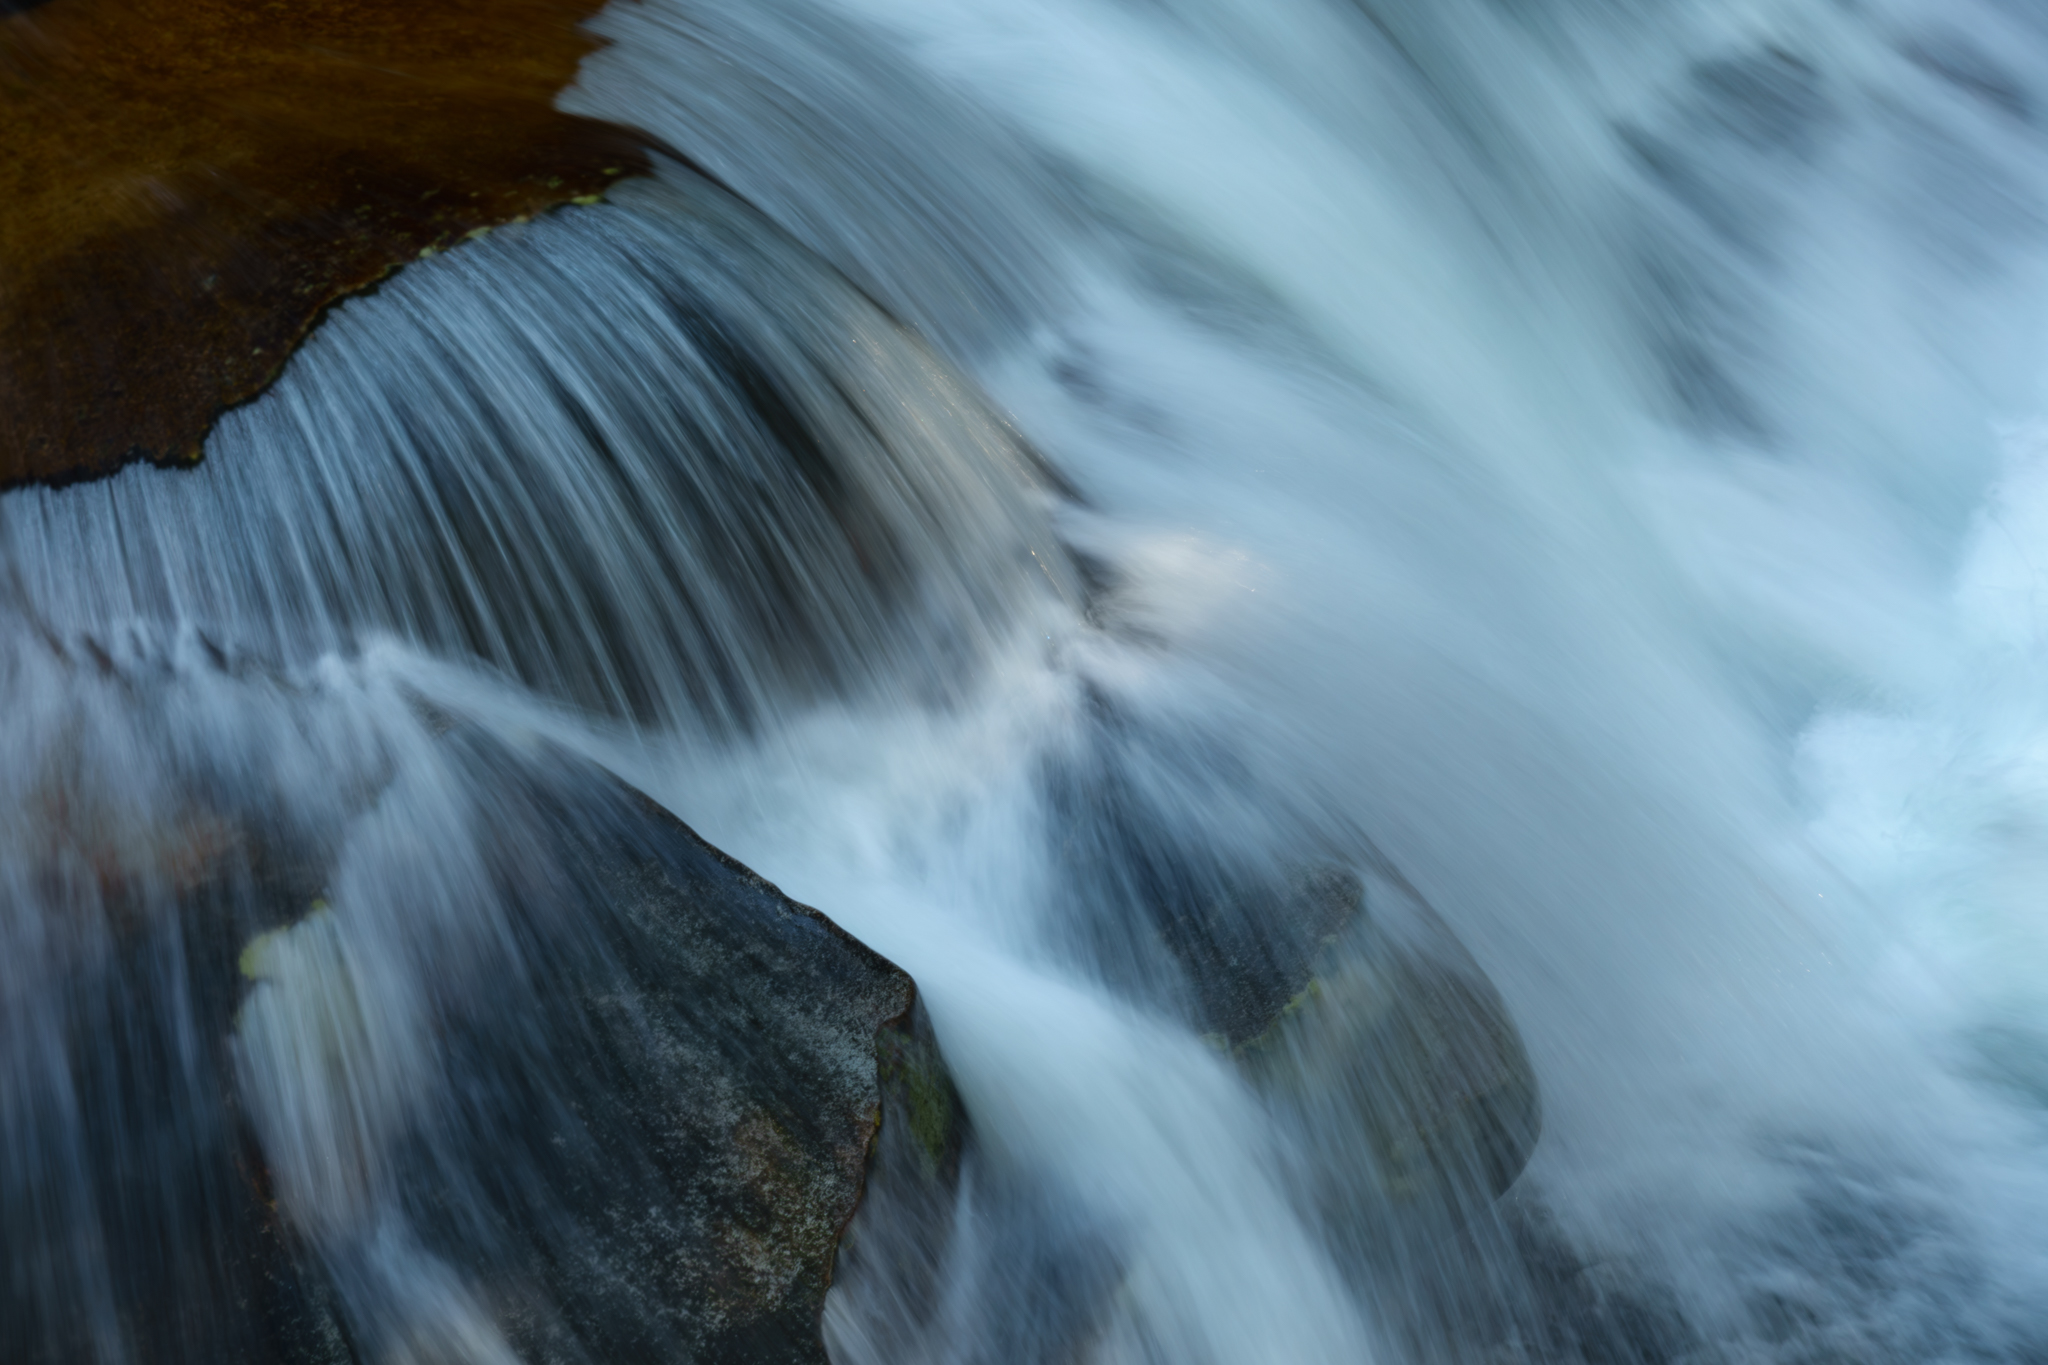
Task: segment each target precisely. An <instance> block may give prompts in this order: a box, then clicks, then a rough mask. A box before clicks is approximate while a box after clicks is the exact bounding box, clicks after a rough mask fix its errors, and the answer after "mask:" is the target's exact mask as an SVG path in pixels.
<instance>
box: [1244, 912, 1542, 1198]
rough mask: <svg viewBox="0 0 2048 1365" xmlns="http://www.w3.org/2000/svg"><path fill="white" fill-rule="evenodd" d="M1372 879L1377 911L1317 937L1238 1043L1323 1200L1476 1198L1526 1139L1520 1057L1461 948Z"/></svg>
mask: <svg viewBox="0 0 2048 1365" xmlns="http://www.w3.org/2000/svg"><path fill="white" fill-rule="evenodd" d="M1377 880H1379V879H1376V881H1377ZM1352 885H1353V887H1354V888H1355V891H1354V894H1355V895H1356V896H1358V897H1359V898H1360V902H1361V903H1362V899H1363V894H1364V889H1365V888H1364V886H1363V884H1361V883H1359V882H1357V881H1353V883H1352ZM1381 885H1382V886H1383V887H1384V889H1385V892H1386V895H1385V896H1384V903H1385V913H1381V914H1360V915H1359V916H1357V918H1356V919H1354V920H1353V921H1352V923H1351V924H1350V925H1349V926H1348V928H1347V929H1346V930H1345V931H1344V932H1343V933H1342V934H1341V935H1339V936H1336V937H1334V938H1333V939H1331V940H1330V941H1328V942H1327V943H1326V944H1325V946H1324V947H1323V948H1322V950H1321V951H1320V953H1319V954H1318V955H1317V958H1316V961H1315V964H1314V974H1313V976H1312V978H1311V979H1310V980H1309V982H1308V984H1307V986H1306V988H1305V989H1304V990H1303V991H1302V992H1301V994H1300V995H1298V996H1297V997H1296V998H1295V999H1294V1000H1293V1001H1292V1002H1290V1003H1289V1005H1288V1007H1287V1008H1286V1009H1285V1010H1284V1011H1282V1012H1281V1014H1280V1015H1279V1017H1278V1018H1276V1019H1275V1020H1274V1021H1273V1022H1272V1024H1271V1026H1270V1027H1268V1028H1267V1029H1266V1030H1265V1032H1264V1033H1262V1034H1261V1035H1260V1036H1259V1037H1257V1038H1255V1039H1253V1040H1251V1041H1250V1042H1249V1043H1247V1044H1246V1045H1245V1046H1244V1047H1242V1048H1241V1049H1239V1052H1238V1056H1239V1058H1240V1061H1241V1062H1242V1064H1243V1066H1244V1068H1245V1071H1246V1073H1247V1075H1248V1076H1250V1078H1251V1079H1252V1081H1253V1083H1254V1084H1255V1085H1256V1086H1257V1087H1258V1088H1259V1090H1260V1091H1261V1092H1262V1093H1263V1094H1265V1095H1266V1096H1267V1097H1268V1098H1269V1099H1270V1100H1271V1101H1272V1102H1273V1103H1274V1104H1275V1105H1276V1106H1277V1107H1278V1108H1279V1109H1280V1110H1282V1111H1283V1112H1284V1113H1285V1114H1286V1115H1288V1116H1289V1117H1291V1118H1292V1120H1293V1121H1294V1124H1295V1126H1296V1128H1297V1129H1298V1130H1299V1131H1300V1133H1301V1134H1302V1135H1303V1138H1304V1141H1305V1144H1306V1147H1307V1150H1308V1151H1309V1152H1310V1153H1311V1157H1310V1162H1309V1164H1310V1165H1311V1166H1312V1167H1315V1168H1319V1169H1317V1172H1316V1174H1315V1176H1314V1177H1313V1180H1314V1183H1315V1184H1316V1185H1317V1187H1318V1188H1319V1189H1320V1190H1321V1191H1322V1194H1323V1196H1324V1197H1326V1198H1334V1199H1335V1204H1334V1205H1330V1204H1326V1205H1325V1207H1348V1206H1350V1205H1352V1204H1355V1203H1356V1202H1357V1200H1358V1198H1359V1197H1360V1196H1361V1195H1362V1194H1363V1193H1364V1191H1366V1190H1370V1192H1371V1197H1373V1198H1379V1199H1391V1200H1396V1201H1416V1200H1423V1199H1429V1200H1436V1201H1440V1202H1444V1203H1446V1204H1449V1205H1468V1206H1469V1205H1472V1204H1475V1203H1483V1202H1484V1201H1487V1200H1490V1199H1492V1198H1493V1197H1495V1196H1497V1195H1499V1194H1501V1193H1502V1192H1504V1191H1505V1190H1506V1189H1507V1188H1508V1187H1509V1186H1510V1185H1511V1184H1513V1183H1514V1180H1515V1177H1516V1176H1518V1175H1519V1174H1520V1173H1521V1171H1522V1168H1523V1166H1525V1165H1526V1164H1527V1163H1528V1160H1529V1157H1530V1154H1531V1153H1532V1152H1533V1151H1534V1150H1535V1146H1536V1139H1537V1136H1538V1134H1539V1132H1540V1130H1541V1124H1542V1105H1541V1101H1540V1098H1539V1095H1538V1091H1537V1086H1536V1076H1535V1072H1534V1070H1533V1069H1532V1068H1531V1066H1530V1064H1529V1058H1528V1054H1527V1052H1526V1051H1525V1050H1524V1049H1523V1046H1522V1040H1521V1035H1520V1034H1519V1032H1518V1031H1517V1030H1516V1028H1515V1024H1514V1020H1513V1019H1512V1018H1511V1017H1510V1016H1509V1014H1508V1011H1507V1006H1506V1005H1505V1004H1504V1003H1503V1002H1502V1000H1501V998H1500V994H1499V992H1497V991H1496V990H1495V989H1494V987H1493V984H1492V983H1491V982H1490V981H1488V980H1487V979H1486V976H1485V974H1484V973H1483V972H1482V971H1481V970H1480V968H1479V966H1478V964H1477V963H1475V962H1474V961H1473V960H1472V958H1471V956H1470V954H1468V953H1467V952H1466V951H1465V950H1464V948H1463V946H1462V945H1460V944H1459V943H1458V942H1457V940H1456V939H1455V938H1454V937H1453V936H1452V935H1451V933H1450V931H1449V929H1448V928H1446V927H1445V926H1444V925H1443V923H1442V922H1441V921H1440V920H1438V919H1437V918H1436V916H1435V915H1434V914H1433V913H1432V912H1430V911H1429V909H1428V907H1427V906H1426V905H1424V904H1423V903H1422V902H1421V900H1420V899H1419V898H1417V897H1415V896H1414V895H1413V893H1412V891H1409V890H1408V889H1407V888H1406V887H1405V886H1402V885H1400V884H1397V883H1393V882H1391V881H1385V882H1381ZM1361 1158H1363V1159H1361Z"/></svg>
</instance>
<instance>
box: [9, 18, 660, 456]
mask: <svg viewBox="0 0 2048 1365" xmlns="http://www.w3.org/2000/svg"><path fill="white" fill-rule="evenodd" d="M596 8H597V5H596V4H594V3H591V0H407V2H401V0H292V3H290V4H284V3H278V2H277V0H271V3H253V2H252V0H51V2H50V3H47V4H42V5H39V6H37V7H35V8H33V9H26V10H22V9H20V7H19V6H18V5H0V125H4V126H5V128H6V129H7V132H6V155H5V156H4V157H0V488H5V487H11V486H15V485H19V484H23V483H64V482H69V481H72V480H76V479H81V478H92V477H97V476H100V475H104V474H108V473H111V472H113V471H114V470H115V469H117V468H119V467H120V466H122V465H123V464H126V463H129V462H131V461H135V460H150V461H153V462H156V463H159V464H178V463H187V462H190V461H193V460H196V459H197V458H198V455H199V451H200V446H201V443H202V441H203V440H204V438H205V435H206V433H207V431H208V429H209V428H210V427H211V426H212V424H213V422H214V420H215V419H216V418H217V417H218V416H219V414H220V413H221V412H222V411H223V410H225V409H227V408H229V407H232V406H233V405H235V404H237V403H241V402H245V401H247V400H248V399H250V398H252V397H254V396H255V395H257V394H258V393H260V392H261V391H262V390H263V388H264V387H265V386H266V385H267V384H268V383H269V382H270V381H271V380H272V379H273V378H275V376H276V375H277V373H278V371H279V370H280V369H281V368H282V366H283V364H284V361H285V359H286V358H287V357H288V356H289V354H290V352H291V350H292V348H293V347H294V346H295V345H297V344H298V342H299V341H300V340H301V339H302V338H303V337H304V336H305V334H306V333H307V331H308V330H309V329H310V328H311V327H312V325H313V324H314V323H315V322H316V321H317V320H318V318H319V316H320V313H321V312H322V310H323V309H325V308H326V307H327V306H328V305H330V304H331V303H333V302H334V301H335V300H337V299H339V298H341V297H343V296H345V295H347V294H349V293H352V292H355V291H357V290H360V289H363V288H364V287H366V286H368V285H371V284H373V283H374V282H375V281H377V280H378V279H380V278H382V277H383V276H384V275H386V274H387V273H389V272H390V271H391V270H392V269H394V268H395V267H397V266H399V265H401V264H403V263H405V262H406V261H410V260H412V259H415V258H416V257H418V256H419V255H420V254H421V253H422V252H424V251H429V250H438V249H440V248H443V247H447V246H450V245H452V244H454V243H456V242H458V241H460V240H461V239H462V238H463V237H464V236H465V235H466V234H469V233H471V232H474V231H476V230H477V229H480V228H486V227H489V226H492V225H494V224H498V223H503V222H508V221H512V220H515V219H519V218H524V217H528V216H530V215H532V214H534V213H536V212H539V211H541V210H544V209H546V208H549V207H552V206H554V205H556V204H559V203H562V202H565V201H567V200H571V199H576V198H580V197H583V196H587V195H590V194H594V193H597V192H600V191H602V190H603V188H604V187H605V186H606V185H608V184H609V183H611V182H612V181H613V180H615V179H617V178H618V177H619V176H621V175H624V174H628V173H631V172H633V171H636V170H640V169H644V167H645V163H644V160H643V158H642V157H641V155H640V152H639V149H638V148H639V144H638V142H637V141H636V140H635V139H634V138H633V136H632V135H630V134H628V133H627V132H625V131H624V130H623V129H619V128H615V127H612V126H610V125H607V124H602V123H597V122H594V121H592V120H589V119H581V118H575V117H572V116H570V115H567V114H562V113H559V112H557V111H556V110H555V109H554V107H553V103H552V101H553V99H554V96H555V93H556V92H557V91H558V90H560V89H561V88H562V86H564V85H566V84H567V83H568V82H569V81H570V80H571V79H573V78H574V76H575V73H576V66H577V63H578V62H579V61H580V60H581V58H582V56H583V54H584V53H585V52H587V51H589V50H590V48H591V47H592V46H593V40H592V39H591V38H590V37H588V36H587V35H586V34H585V33H584V32H583V31H582V30H581V29H579V28H578V27H577V24H578V21H580V20H581V19H583V18H584V17H586V16H587V15H588V14H590V13H591V12H593V11H594V10H595V9H596ZM16 10H19V12H12V11H16Z"/></svg>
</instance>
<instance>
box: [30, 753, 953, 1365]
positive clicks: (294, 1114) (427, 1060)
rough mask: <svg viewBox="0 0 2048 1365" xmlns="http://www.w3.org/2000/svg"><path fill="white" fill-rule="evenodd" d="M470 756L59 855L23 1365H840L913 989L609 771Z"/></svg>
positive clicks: (36, 909)
mask: <svg viewBox="0 0 2048 1365" xmlns="http://www.w3.org/2000/svg"><path fill="white" fill-rule="evenodd" d="M437 748H438V749H440V750H441V752H440V753H439V754H438V755H437V757H436V760H435V763H436V765H437V771H436V772H435V774H434V775H433V780H431V781H412V780H410V779H394V781H393V782H392V783H391V784H390V785H389V786H388V787H387V788H386V789H384V790H382V791H377V792H369V793H366V794H364V796H363V798H362V799H361V800H360V801H354V802H350V803H347V805H348V809H346V810H341V811H340V812H339V813H338V814H337V816H336V822H335V824H334V825H333V827H331V828H326V829H319V830H314V831H312V833H311V834H310V835H308V834H307V833H306V832H305V831H298V832H293V831H290V830H287V829H286V828H285V827H284V825H283V824H282V823H281V822H280V820H279V819H278V818H277V817H276V814H275V811H267V810H265V809H263V808H261V803H256V804H255V805H253V806H250V807H247V808H238V809H226V808H204V807H201V806H200V805H198V804H196V803H197V800H198V796H199V793H198V791H197V789H196V788H195V790H194V791H193V792H192V793H190V794H189V795H190V796H191V798H192V800H193V802H194V803H195V804H193V805H192V806H191V809H193V810H199V809H205V815H204V817H203V818H200V817H190V818H187V817H185V816H180V817H179V818H177V819H175V820H169V821H167V822H166V823H165V825H164V827H163V830H161V831H159V833H161V835H162V837H157V835H155V834H151V832H150V831H149V830H146V829H145V830H141V831H140V832H139V833H138V832H137V830H135V829H127V828H125V827H124V828H113V827H111V826H108V825H107V823H106V822H104V821H99V822H97V823H96V829H97V832H96V833H94V834H92V835H91V836H90V837H87V836H84V835H81V836H79V837H77V838H74V839H72V843H73V844H74V845H75V847H73V848H72V849H71V850H70V854H69V856H68V857H67V858H58V859H54V860H53V861H52V863H51V867H52V868H54V869H55V871H54V872H51V873H50V874H49V875H46V876H43V877H42V878H41V883H40V886H39V888H38V889H37V891H36V897H37V899H36V901H35V903H34V904H33V905H28V906H24V907H22V909H23V911H24V913H33V914H37V915H42V916H48V917H56V916H60V915H64V914H69V915H71V916H72V917H73V918H74V919H80V918H83V919H89V920H90V921H91V922H92V923H93V924H94V925H95V926H97V927H96V928H95V930H94V932H93V933H91V934H89V935H74V939H75V940H76V943H75V950H74V951H72V952H71V953H70V954H69V958H68V962H67V969H66V970H65V971H63V972H60V973H57V974H56V975H54V976H53V977H52V978H50V979H48V980H45V981H43V982H41V983H38V985H37V986H36V988H35V990H34V992H32V993H24V992H16V994H15V998H14V999H13V1002H12V1003H13V1006H14V1007H17V1013H19V1014H20V1015H22V1016H23V1017H24V1022H26V1023H27V1024H28V1025H29V1026H30V1027H32V1028H34V1029H35V1030H37V1032H36V1033H35V1036H34V1043H35V1049H34V1050H35V1051H36V1052H37V1053H39V1054H41V1055H44V1056H48V1057H50V1058H52V1059H53V1060H54V1062H55V1064H56V1066H57V1068H58V1069H59V1071H60V1072H62V1073H64V1074H53V1075H48V1076H44V1077H41V1078H37V1077H33V1076H24V1075H23V1074H22V1073H21V1072H20V1071H19V1070H17V1071H16V1072H15V1073H14V1074H13V1076H11V1077H10V1078H9V1079H7V1080H6V1081H5V1084H6V1085H7V1087H8V1091H7V1094H6V1099H7V1101H8V1105H7V1117H6V1124H7V1128H8V1133H7V1136H8V1138H9V1140H10V1144H11V1146H12V1150H14V1151H15V1152H17V1153H22V1154H27V1155H28V1156H29V1158H30V1159H28V1160H23V1161H13V1162H10V1163H8V1169H7V1171H6V1172H5V1174H4V1175H0V1219H4V1223H5V1228H6V1232H7V1234H8V1244H9V1257H8V1266H7V1271H8V1273H7V1274H6V1275H5V1276H4V1277H0V1357H4V1358H5V1359H7V1360H9V1361H22V1362H42V1361H49V1362H55V1361H60V1360H62V1361H72V1360H92V1359H100V1358H105V1359H117V1358H119V1359H131V1360H138V1361H150V1362H193V1365H198V1363H199V1362H206V1365H215V1363H216V1362H251V1363H252V1365H253V1363H254V1362H272V1361H279V1362H283V1361H289V1362H320V1365H329V1362H335V1363H336V1365H338V1363H339V1362H346V1361H354V1360H377V1361H386V1360H404V1361H418V1362H423V1363H425V1362H439V1361H452V1360H458V1359H459V1360H464V1361H479V1360H495V1359H503V1360H506V1361H512V1360H523V1361H533V1362H543V1361H545V1362H553V1361H561V1362H583V1361H591V1362H596V1361H623V1360H633V1361H650V1362H657V1361H673V1362H678V1363H680V1362H694V1363H695V1365H717V1363H720V1362H730V1363H731V1365H742V1363H744V1365H785V1363H787V1365H797V1363H798V1362H802V1363H803V1365H823V1362H824V1360H825V1355H824V1349H823V1345H822V1340H821V1336H820V1315H821V1313H822V1310H823V1304H824V1297H825V1290H826V1288H827V1285H828V1284H829V1283H830V1280H831V1275H832V1266H833V1258H834V1254H835V1251H836V1249H837V1246H838V1242H839V1238H840V1236H841V1234H842V1232H843V1230H844V1229H845V1226H846V1224H847V1221H848V1219H849V1218H850V1217H851V1216H852V1213H853V1211H854V1207H855V1205H856V1203H857V1201H858V1199H859V1196H860V1192H861V1186H862V1179H863V1173H864V1167H865V1164H866V1162H867V1159H868V1155H869V1150H870V1146H871V1144H872V1142H873V1140H874V1138H875V1135H876V1132H877V1129H878V1125H879V1124H880V1122H881V1108H880V1106H881V1102H882V1091H881V1087H880V1085H879V1082H878V1076H877V1063H876V1047H877V1039H878V1035H879V1036H881V1037H883V1038H885V1039H887V1038H891V1037H894V1036H895V1031H897V1030H901V1029H905V1028H907V1027H908V1022H909V1011H910V1008H911V1004H912V1000H913V992H912V987H911V983H910V981H909V978H908V977H906V976H905V975H904V974H903V973H902V972H901V971H899V970H897V969H896V968H895V967H893V966H891V965H890V964H889V963H888V962H886V961H884V960H883V959H882V958H880V957H878V956H877V955H876V954H874V953H873V952H871V951H869V950H868V949H866V948H865V947H863V946H862V945H860V944H859V943H857V942H855V941H854V940H853V939H852V938H850V937H849V936H847V935H846V934H845V933H843V932H842V931H840V930H839V929H838V928H837V927H836V926H834V925H833V924H832V923H831V922H830V921H829V920H827V919H826V918H825V917H824V916H822V915H820V914H819V913H818V912H816V911H814V910H810V909H808V908H806V907H803V906H799V905H796V904H794V903H793V902H791V901H789V900H788V899H787V898H786V897H784V896H782V895H781V894H780V893H779V892H778V891H776V889H775V888H774V887H772V886H770V885H769V884H767V883H766V882H764V881H762V880H761V879H760V878H759V877H757V876H755V875H754V874H753V873H751V872H749V871H748V870H747V869H746V868H744V867H742V866H740V865H739V864H738V863H735V862H734V861H732V860H731V859H729V858H727V857H725V856H724V855H723V854H721V853H719V852H718V851H717V850H716V849H714V848H712V847H711V846H709V845H708V844H706V843H704V842H703V841H702V840H701V839H698V838H697V837H696V836H695V835H694V834H693V833H692V832H691V831H690V830H689V829H688V828H686V827H685V826H683V825H682V824H681V823H680V822H678V821H676V820H675V819H674V818H673V817H671V816H669V815H668V814H667V813H666V812H664V811H663V810H661V809H660V808H659V807H657V806H655V805H654V804H653V803H652V802H651V801H649V800H647V799H646V798H645V797H643V796H641V795H640V794H638V793H637V792H634V791H632V790H631V789H629V788H627V787H625V786H624V785H622V784H621V783H619V782H617V781H616V780H615V779H613V778H612V777H610V776H609V775H608V774H606V773H604V772H602V771H600V770H598V769H596V768H595V767H593V766H591V765H588V764H586V763H583V762H580V761H577V760H573V759H570V758H568V757H566V756H564V755H561V754H559V753H554V752H551V751H548V750H546V749H544V748H543V749H527V750H520V751H515V750H513V749H512V748H510V747H508V746H507V745H505V744H503V743H501V742H499V741H497V740H494V739H491V738H488V737H485V736H482V735H479V734H475V733H471V732H468V731H466V730H463V729H457V730H455V731H454V732H452V733H450V734H447V735H445V736H444V737H443V738H442V740H441V741H440V744H439V745H438V746H437ZM67 809H75V803H73V804H72V806H69V807H67ZM316 823H317V822H316ZM101 835H107V836H109V837H110V838H111V840H112V842H111V843H109V842H107V840H106V839H102V838H101V837H100V836H101ZM288 836H289V837H288ZM67 837H68V836H67ZM60 842H61V840H60ZM103 844H104V845H105V847H106V848H118V849H121V850H125V851H124V852H122V853H121V855H120V858H119V859H117V860H116V861H115V862H113V863H106V860H105V859H104V858H101V859H100V862H101V863H103V864H105V865H106V867H111V868H112V871H105V870H104V868H103V869H102V873H101V874H98V875H96V874H94V873H93V868H94V867H95V865H96V864H95V858H96V857H98V856H99V854H100V852H101V851H103V850H102V845H103ZM138 850H139V851H138ZM65 868H71V869H72V870H73V872H74V874H75V875H71V876H70V878H69V880H68V881H66V880H65V878H64V877H63V876H59V875H57V874H58V873H62V872H63V871H64V869H65ZM53 878H54V880H53ZM23 1037H26V1035H21V1034H18V1035H17V1041H19V1040H20V1039H21V1038H23ZM912 1126H913V1125H911V1124H908V1123H907V1124H906V1125H905V1127H906V1128H910V1127H912Z"/></svg>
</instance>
